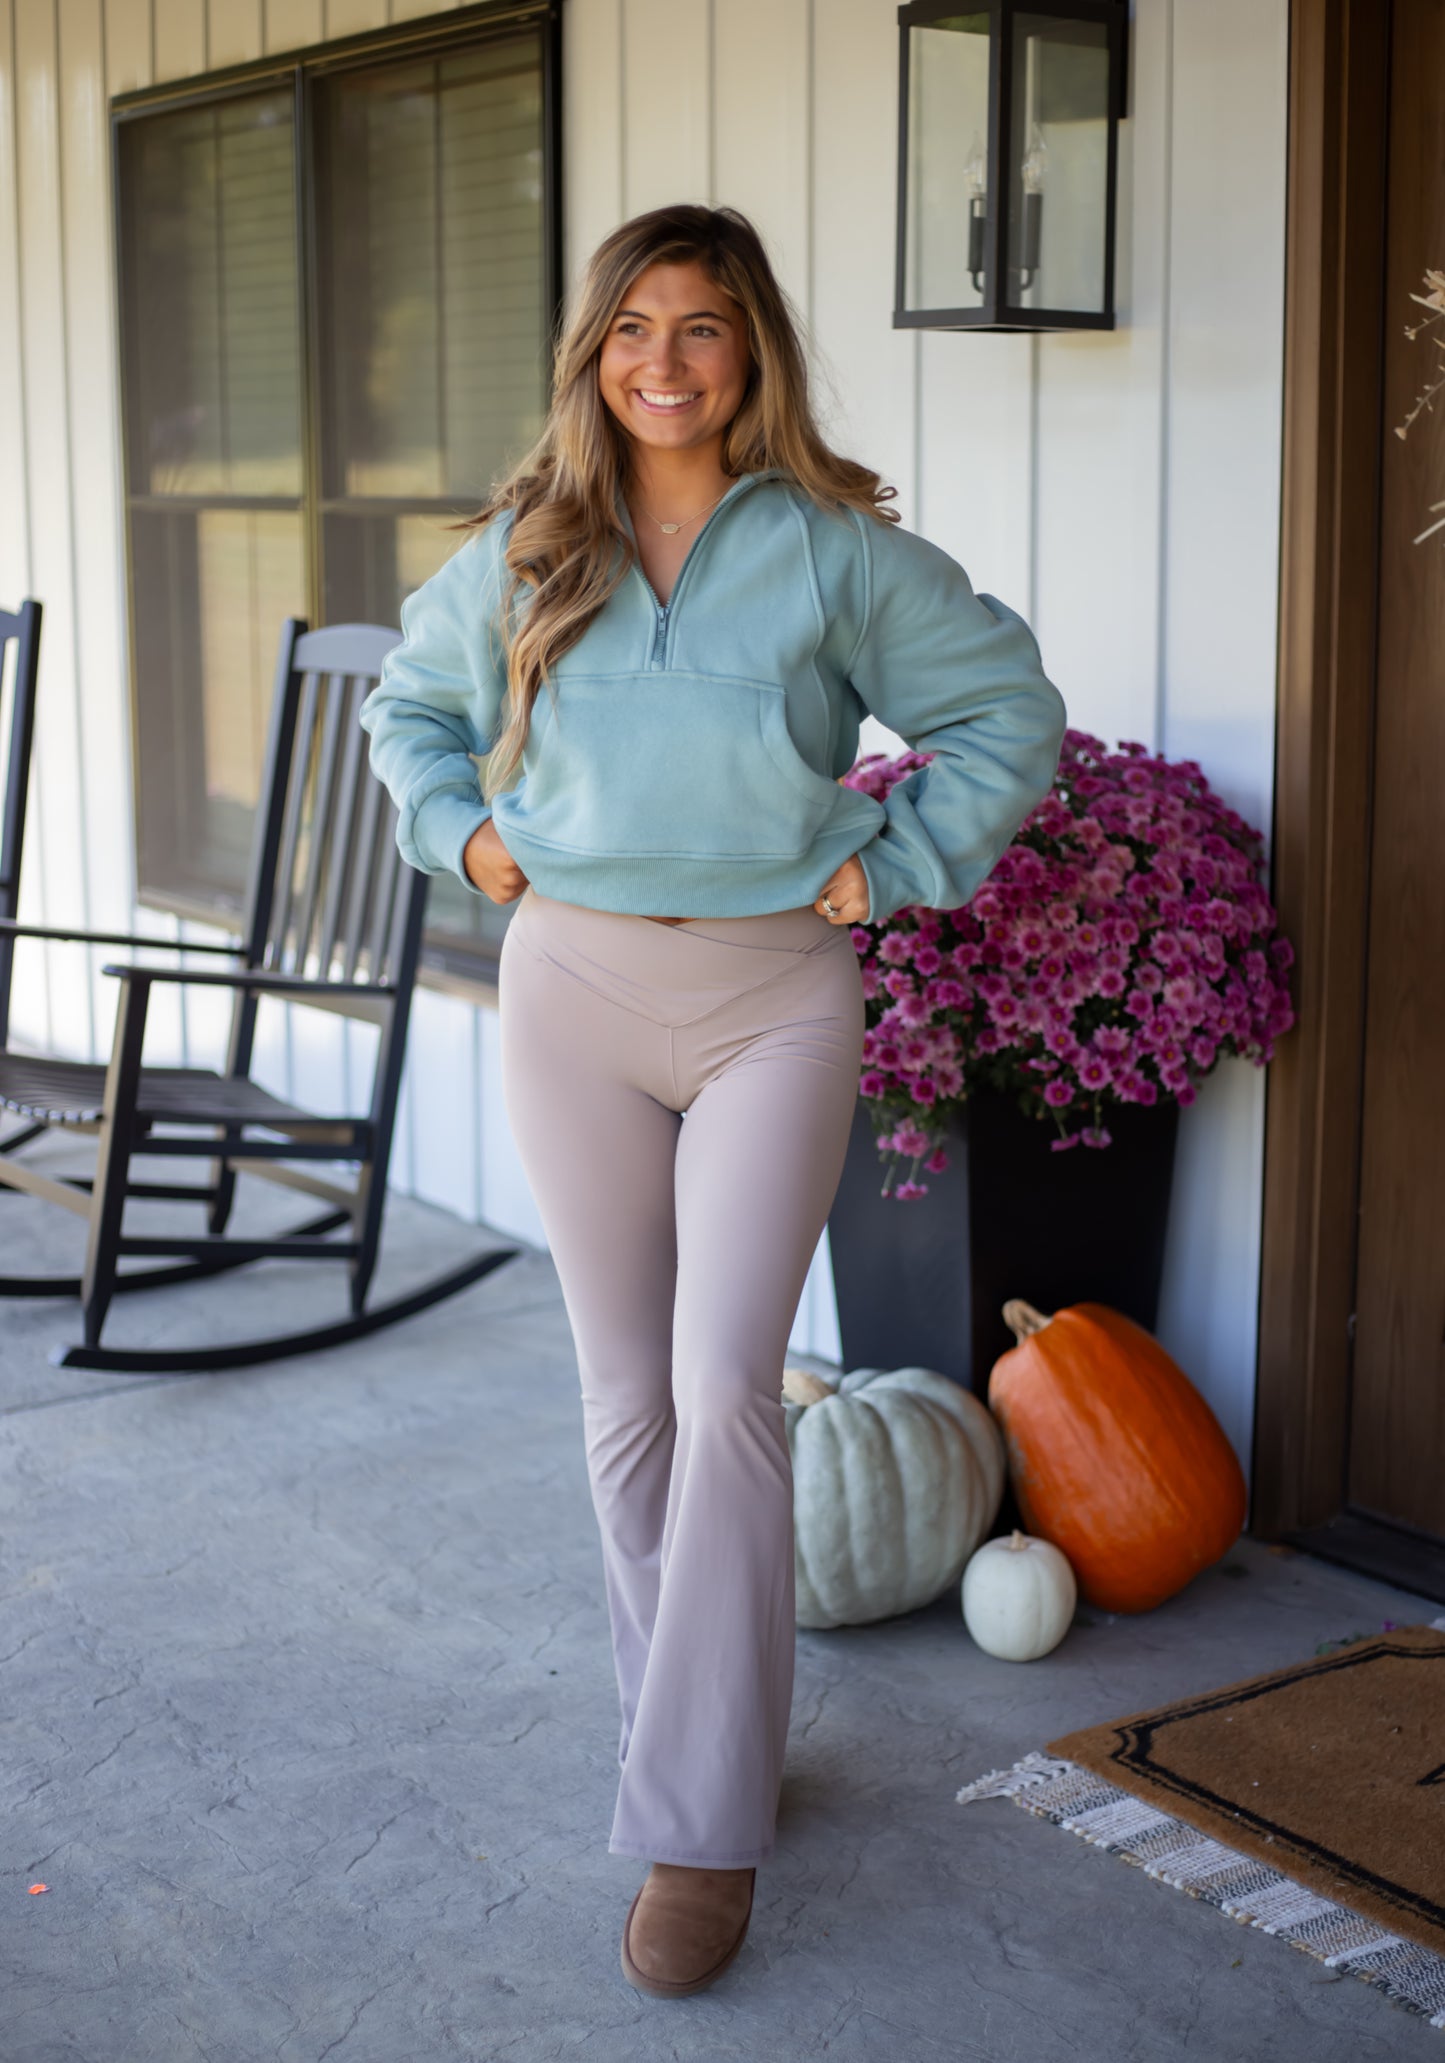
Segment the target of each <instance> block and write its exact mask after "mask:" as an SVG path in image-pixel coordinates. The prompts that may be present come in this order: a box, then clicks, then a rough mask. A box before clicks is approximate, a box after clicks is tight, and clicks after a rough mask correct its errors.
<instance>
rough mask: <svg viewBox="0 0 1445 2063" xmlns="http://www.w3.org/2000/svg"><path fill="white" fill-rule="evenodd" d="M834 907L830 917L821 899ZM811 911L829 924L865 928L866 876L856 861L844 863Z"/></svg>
mask: <svg viewBox="0 0 1445 2063" xmlns="http://www.w3.org/2000/svg"><path fill="white" fill-rule="evenodd" d="M824 896H826V897H827V899H828V901H829V902H830V903H831V904H832V905H833V908H832V911H831V913H830V912H829V911H827V910H825V909H824V908H823V898H824ZM813 908H814V909H815V910H816V911H817V912H818V915H819V916H820V917H826V918H827V919H828V922H829V923H830V924H864V923H866V922H867V919H868V876H867V875H866V874H865V873H864V872H863V863H862V861H861V860H859V859H856V858H854V859H848V860H844V862H843V864H842V866H841V867H836V868H835V869H834V870H833V874H832V876H831V878H830V879H829V881H828V884H827V886H826V887H825V888H824V889H823V891H822V894H820V895H819V896H818V898H817V900H816V901H815V902H814V904H813Z"/></svg>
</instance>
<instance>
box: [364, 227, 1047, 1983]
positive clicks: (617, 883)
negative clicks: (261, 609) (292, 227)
mask: <svg viewBox="0 0 1445 2063" xmlns="http://www.w3.org/2000/svg"><path fill="white" fill-rule="evenodd" d="M893 492H894V490H893V489H891V488H884V487H882V486H880V483H879V477H878V475H877V474H876V473H873V472H870V471H869V470H868V469H867V468H866V467H864V466H861V465H858V464H855V463H853V462H852V461H850V460H848V459H845V458H841V457H839V456H838V455H837V454H836V453H834V452H833V451H831V450H830V449H829V448H828V446H827V445H826V443H825V442H824V440H823V438H822V436H821V435H820V433H819V430H818V428H817V426H816V424H815V423H814V421H813V418H812V414H811V412H810V406H809V399H808V392H807V379H806V371H805V358H804V353H803V349H802V345H801V343H800V340H799V333H798V327H797V323H796V319H795V318H794V316H793V314H792V311H791V309H790V306H789V304H788V302H787V300H786V299H785V297H784V295H783V293H782V291H781V289H780V287H779V286H778V283H777V281H776V279H775V278H774V276H773V273H772V270H771V267H770V266H769V263H768V260H767V257H766V255H765V253H764V250H763V247H762V245H761V243H760V241H759V239H758V236H757V233H756V231H755V230H754V229H753V227H752V225H751V224H750V223H749V222H748V220H747V219H746V217H744V216H742V215H740V214H739V213H737V212H736V211H735V210H733V209H729V208H723V209H717V210H713V209H708V208H703V207H691V206H686V207H682V206H680V207H670V208H660V209H657V210H655V211H654V212H652V213H649V214H646V215H641V216H638V217H637V218H635V219H634V220H632V221H630V222H626V223H624V224H623V225H622V227H621V228H619V229H617V230H615V231H614V232H613V234H612V235H610V236H609V237H607V238H606V239H605V241H604V242H603V243H602V244H601V245H600V246H599V248H598V249H597V251H596V252H595V253H594V255H593V257H592V259H591V262H590V264H589V265H588V267H587V270H586V275H585V277H584V279H583V281H582V283H581V287H580V291H579V292H578V294H577V296H576V299H575V305H574V307H573V309H572V312H571V315H570V318H569V320H568V321H567V324H566V327H565V330H564V332H563V334H562V337H561V339H560V342H559V344H558V347H557V352H556V364H555V391H554V399H553V401H552V405H551V409H550V412H549V414H548V417H547V421H546V425H545V427H544V429H543V431H542V434H541V436H540V438H539V439H538V441H537V443H536V445H535V447H534V448H533V449H532V451H530V452H529V453H528V454H527V456H526V457H525V458H524V459H523V460H522V461H521V463H520V464H519V465H518V466H517V467H516V468H515V469H514V470H513V471H512V472H511V474H510V475H509V476H508V477H507V478H506V479H505V480H504V481H503V482H502V483H501V485H500V486H498V487H497V488H496V489H495V490H494V492H493V494H492V496H491V499H490V500H489V501H488V503H487V505H486V507H485V508H484V509H483V510H482V511H481V512H480V514H479V515H478V516H477V517H476V518H475V519H473V521H472V522H471V523H470V524H469V525H467V526H464V527H468V528H470V529H471V530H472V532H473V533H474V534H473V535H472V536H471V537H469V538H468V540H467V542H466V544H465V545H464V546H463V547H462V549H461V550H459V551H458V552H456V553H455V554H454V556H453V557H452V558H451V559H450V560H449V561H448V563H447V564H446V565H445V566H443V567H442V569H441V571H440V572H438V573H436V574H435V575H433V577H432V578H431V579H430V580H428V581H427V582H425V584H424V585H423V586H422V587H421V588H419V589H418V590H417V592H416V593H415V594H413V595H410V596H409V597H408V598H407V600H406V602H405V604H404V605H403V608H402V629H403V633H404V636H403V640H402V642H401V644H400V645H398V646H397V647H396V648H395V650H394V651H393V652H392V654H391V655H390V657H389V659H388V661H387V664H386V669H385V672H384V673H383V675H382V678H381V680H380V681H379V683H378V685H377V687H376V688H375V690H374V691H373V693H372V695H371V696H370V698H369V699H368V701H367V703H366V705H365V708H364V712H363V716H362V722H363V723H364V725H365V726H366V728H367V730H368V731H369V732H370V734H371V759H372V764H373V766H374V767H375V768H376V770H377V772H378V774H379V775H380V776H381V778H382V779H383V780H384V781H385V782H386V784H387V786H388V788H389V789H390V791H391V794H392V796H393V797H394V798H395V801H396V804H397V808H398V811H399V824H398V829H397V838H398V842H399V845H400V848H401V851H402V853H403V854H404V856H405V857H406V859H407V860H409V861H410V862H411V863H412V865H414V866H418V867H421V868H424V869H425V870H426V871H428V872H430V873H443V872H451V873H453V874H455V875H456V876H458V878H459V879H460V880H462V881H463V882H465V883H466V884H467V885H468V886H469V887H471V888H472V889H474V890H475V891H476V892H478V893H480V894H482V895H485V896H487V897H489V898H490V900H491V901H493V902H495V903H500V904H507V903H512V902H516V901H517V900H518V898H519V897H520V906H519V908H518V909H517V912H516V914H515V916H514V917H513V919H512V922H511V924H510V925H509V926H508V929H507V932H506V936H505V939H504V942H503V946H502V953H501V972H500V979H499V989H500V1016H501V1056H502V1075H503V1092H504V1097H505V1101H506V1106H507V1110H508V1113H509V1116H510V1120H511V1124H512V1128H513V1132H514V1135H515V1138H516V1143H517V1148H518V1152H519V1154H520V1156H521V1159H522V1162H523V1165H524V1168H525V1170H526V1173H527V1176H528V1179H529V1181H530V1183H531V1186H532V1189H533V1193H534V1195H535V1198H536V1202H537V1207H538V1210H539V1212H540V1214H541V1218H542V1222H543V1225H544V1227H545V1230H546V1234H547V1239H548V1243H549V1246H550V1249H551V1252H552V1256H553V1259H554V1261H555V1264H556V1268H557V1273H558V1278H559V1280H560V1283H561V1287H562V1292H563V1297H564V1300H565V1303H566V1307H567V1314H568V1318H569V1321H570V1323H571V1327H572V1332H573V1337H574V1340H575V1344H576V1349H577V1359H578V1366H579V1370H580V1378H581V1397H582V1417H583V1428H584V1440H585V1448H586V1458H587V1466H588V1472H589V1479H590V1483H591V1491H592V1502H593V1508H594V1511H595V1513H596V1518H597V1523H598V1528H599V1532H600V1537H601V1546H602V1563H603V1574H604V1581H605V1587H606V1595H607V1602H608V1610H609V1617H610V1624H611V1633H612V1645H613V1654H614V1660H615V1666H616V1674H617V1684H618V1693H619V1699H620V1704H621V1714H622V1728H621V1738H620V1742H619V1747H618V1761H619V1764H620V1767H621V1778H620V1782H619V1787H618V1794H617V1806H616V1813H615V1817H614V1820H613V1826H612V1835H611V1841H610V1849H611V1852H612V1853H614V1854H618V1855H627V1856H634V1857H637V1858H639V1859H640V1860H643V1861H647V1862H649V1863H650V1864H651V1869H650V1871H649V1873H648V1876H647V1878H646V1880H645V1881H644V1883H643V1884H642V1886H641V1887H640V1889H639V1891H638V1893H637V1896H636V1897H635V1899H634V1900H633V1902H632V1907H631V1910H630V1911H629V1913H628V1915H627V1919H626V1923H625V1925H624V1928H623V1936H622V1965H623V1969H624V1971H625V1973H626V1975H627V1977H628V1979H629V1980H630V1982H631V1983H632V1984H634V1985H635V1986H637V1987H638V1988H639V1989H640V1990H643V1991H646V1992H651V1993H653V1994H656V1995H660V1996H664V1997H679V1996H683V1995H685V1994H687V1993H689V1992H693V1991H697V1990H700V1989H701V1988H702V1987H703V1986H704V1985H706V1984H710V1983H711V1982H712V1981H713V1980H714V1979H715V1978H716V1977H717V1976H718V1975H719V1974H720V1972H721V1971H722V1970H723V1969H725V1968H726V1967H727V1965H728V1964H729V1963H730V1962H731V1960H732V1958H733V1957H734V1956H735V1955H736V1953H737V1951H738V1949H739V1948H740V1946H741V1944H742V1941H743V1937H744V1935H745V1933H746V1931H747V1925H748V1919H749V1916H750V1913H751V1909H752V1897H753V1885H754V1880H755V1876H756V1866H757V1864H758V1863H760V1862H762V1861H765V1860H766V1859H767V1857H768V1855H769V1854H770V1853H771V1850H772V1847H773V1840H774V1826H775V1818H776V1811H777V1803H778V1792H779V1785H780V1781H781V1776H782V1767H783V1751H784V1745H785V1742H786V1738H787V1729H788V1716H789V1705H790V1702H791V1696H792V1683H793V1641H794V1598H793V1541H792V1477H791V1471H790V1464H789V1455H788V1447H787V1442H786V1439H785V1436H784V1426H783V1412H782V1404H781V1397H780V1385H781V1375H782V1368H783V1361H784V1356H785V1352H786V1347H787V1339H788V1334H789V1330H790V1327H791V1324H792V1321H793V1318H794V1315H795V1313H796V1310H797V1305H798V1300H799V1296H800V1294H801V1291H802V1287H803V1282H804V1278H805V1276H806V1273H807V1270H808V1265H809V1262H810V1260H811V1258H812V1255H813V1253H814V1250H815V1248H816V1246H817V1242H818V1239H819V1236H820V1234H821V1232H822V1229H823V1225H824V1222H825V1220H826V1218H827V1214H828V1210H829V1207H830V1205H831V1203H832V1200H833V1195H834V1192H835V1189H836V1187H837V1183H838V1179H839V1176H840V1175H841V1172H842V1166H843V1158H844V1153H845V1149H846V1145H847V1140H848V1134H849V1129H850V1125H851V1121H852V1118H853V1113H854V1109H855V1107H856V1099H857V1084H858V1071H859V1064H860V1058H861V1051H862V1039H863V1028H864V1001H863V993H862V985H861V978H860V974H859V969H858V963H857V957H856V953H855V949H854V944H853V939H852V936H851V931H850V927H851V926H853V925H856V924H863V923H876V922H878V921H879V920H881V919H882V918H884V917H886V916H888V915H889V914H890V913H891V912H893V911H894V910H897V909H899V908H900V907H902V906H903V905H904V904H917V903H924V904H930V905H934V906H936V907H938V908H944V909H947V908H955V907H957V905H959V904H960V903H963V902H965V901H966V900H967V899H968V898H969V896H971V895H972V893H973V891H974V890H975V888H977V886H978V885H979V883H980V882H981V881H982V880H983V879H984V877H985V875H986V874H987V873H988V872H989V870H990V868H991V867H992V866H993V864H994V862H995V861H996V860H997V858H998V856H999V854H1000V853H1001V852H1002V851H1003V849H1004V847H1005V846H1006V845H1007V844H1008V842H1009V840H1010V839H1011V838H1012V836H1013V834H1014V832H1015V831H1016V829H1017V828H1018V825H1019V824H1020V823H1021V821H1022V820H1023V818H1024V817H1025V816H1026V815H1027V814H1028V812H1029V810H1030V809H1031V808H1032V807H1033V805H1034V803H1035V802H1036V801H1037V800H1038V799H1039V797H1040V796H1041V795H1043V794H1044V792H1045V791H1046V790H1047V788H1048V786H1049V784H1050V782H1051V780H1052V778H1053V774H1054V770H1055V767H1056V764H1057V759H1058V751H1059V745H1060V742H1061V740H1062V736H1063V729H1064V705H1063V700H1062V697H1061V696H1060V694H1059V692H1058V690H1057V689H1056V688H1055V687H1054V686H1053V685H1052V684H1051V683H1050V682H1049V681H1048V680H1047V679H1046V678H1045V676H1044V673H1043V671H1042V667H1041V665H1040V660H1039V653H1038V647H1037V645H1036V644H1035V642H1034V639H1033V637H1032V634H1031V633H1030V631H1029V629H1028V628H1027V626H1026V625H1025V624H1024V623H1023V621H1022V620H1021V619H1020V618H1019V617H1018V616H1016V615H1015V614H1014V613H1013V612H1012V611H1011V610H1008V609H1005V608H1004V606H1003V604H1002V603H999V602H996V601H994V600H993V598H992V597H990V596H986V595H985V596H976V595H975V594H974V592H973V589H972V587H971V586H970V584H969V580H968V576H967V575H966V574H965V572H964V570H963V568H962V567H961V566H959V565H958V564H957V563H956V562H955V561H954V560H953V559H951V558H950V557H949V556H948V555H947V554H946V553H945V552H943V551H940V550H939V549H938V548H937V547H936V546H935V545H932V544H930V543H927V542H926V541H925V540H924V539H922V538H921V537H918V536H915V535H913V534H912V533H910V532H908V531H906V530H903V529H901V528H899V527H897V524H898V519H897V515H896V513H895V512H894V511H892V510H890V509H888V508H886V507H884V506H883V504H884V503H885V502H886V501H887V500H888V499H889V498H891V496H892V494H893ZM544 689H545V693H544V692H543V690H544ZM869 710H871V711H874V712H876V714H877V715H878V716H879V717H880V718H881V719H882V720H883V721H884V722H885V723H886V724H888V725H890V726H891V727H892V728H893V729H895V730H896V731H898V732H900V733H901V734H902V735H903V736H904V737H905V738H906V739H907V740H908V742H909V743H910V744H911V745H912V746H914V747H915V748H917V749H920V750H923V751H927V752H930V753H932V754H933V755H934V757H933V759H932V761H931V763H930V764H929V765H928V766H927V767H925V768H923V769H920V770H919V771H918V772H916V773H915V774H914V775H912V776H911V777H910V778H909V779H908V780H906V781H904V782H902V783H901V784H900V785H899V786H897V787H895V788H894V789H893V791H892V793H891V794H890V795H889V797H888V799H887V801H886V803H882V802H878V801H875V800H873V799H872V798H870V797H867V796H864V795H861V794H859V793H858V792H856V791H855V790H853V789H851V788H846V787H843V786H841V785H840V784H839V782H838V779H837V776H838V775H840V774H842V773H844V772H846V770H847V768H848V767H849V766H850V765H851V764H852V762H853V759H854V757H855V755H856V750H857V742H858V726H859V720H860V718H861V717H862V715H863V714H864V713H865V711H869ZM479 765H480V766H482V767H483V769H484V780H483V783H482V785H480V786H479V782H478V767H479Z"/></svg>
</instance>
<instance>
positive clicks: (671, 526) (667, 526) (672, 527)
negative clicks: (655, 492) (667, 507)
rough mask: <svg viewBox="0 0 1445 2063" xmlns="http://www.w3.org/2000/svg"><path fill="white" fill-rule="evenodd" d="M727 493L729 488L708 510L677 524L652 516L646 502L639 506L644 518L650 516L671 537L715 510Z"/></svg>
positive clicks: (683, 518) (712, 502) (685, 517)
mask: <svg viewBox="0 0 1445 2063" xmlns="http://www.w3.org/2000/svg"><path fill="white" fill-rule="evenodd" d="M731 485H732V482H731V481H729V483H728V486H729V487H730V486H731ZM727 491H728V488H727V487H725V488H724V489H723V491H722V494H720V495H719V496H718V497H717V501H710V502H709V503H708V505H707V509H699V510H698V511H697V514H696V515H692V516H684V517H682V519H681V521H679V522H676V523H664V522H663V520H662V518H661V516H654V515H653V514H652V511H651V509H650V508H648V506H647V505H646V503H645V502H639V503H638V504H637V506H638V507H639V508H640V509H641V510H642V513H643V515H644V516H650V517H651V518H652V521H653V522H654V523H655V524H656V525H657V527H658V529H659V530H662V531H665V532H666V533H667V535H668V536H669V537H671V536H672V534H673V532H674V531H677V530H681V528H682V526H683V524H684V523H695V522H696V521H697V518H698V516H705V515H706V514H707V512H708V509H715V508H716V507H717V505H718V502H719V501H721V500H722V498H723V494H726V493H727Z"/></svg>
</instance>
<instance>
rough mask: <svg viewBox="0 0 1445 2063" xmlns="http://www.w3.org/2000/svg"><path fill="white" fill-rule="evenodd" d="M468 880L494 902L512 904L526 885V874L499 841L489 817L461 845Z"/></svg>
mask: <svg viewBox="0 0 1445 2063" xmlns="http://www.w3.org/2000/svg"><path fill="white" fill-rule="evenodd" d="M462 865H463V866H464V867H465V868H466V870H467V879H468V880H469V881H470V882H471V883H472V885H473V886H474V887H476V888H479V889H480V890H481V891H482V894H483V895H485V896H488V897H490V899H491V900H492V901H493V902H494V903H514V902H515V901H516V900H517V897H518V896H519V895H521V894H522V892H523V891H524V890H525V888H526V887H527V877H526V875H525V874H524V873H523V872H522V870H521V868H520V867H519V866H518V865H517V862H516V861H515V860H514V859H513V858H512V855H511V854H510V853H509V852H508V850H507V848H506V846H505V845H503V843H502V836H501V833H500V832H499V831H498V829H497V827H496V825H495V824H494V823H493V822H492V819H491V818H490V817H488V818H487V821H486V822H485V824H479V825H478V826H477V828H476V830H475V831H473V833H472V835H471V837H470V838H469V839H468V840H467V842H466V844H465V845H464V846H463V848H462Z"/></svg>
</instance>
